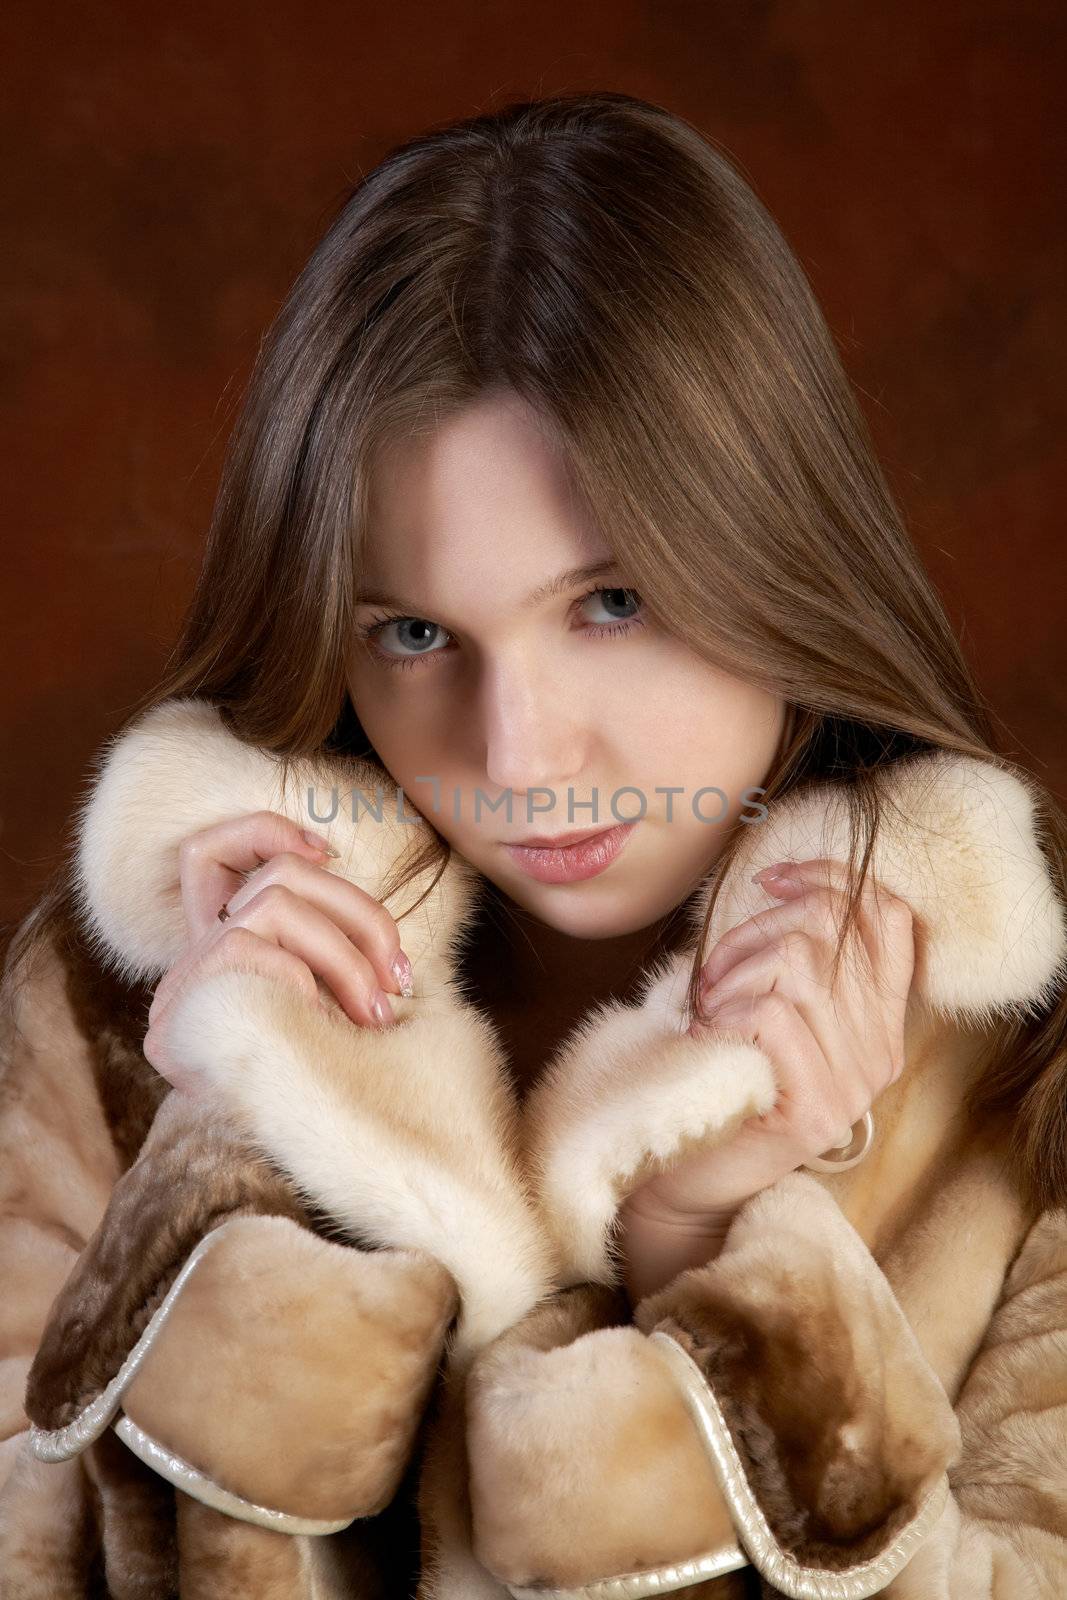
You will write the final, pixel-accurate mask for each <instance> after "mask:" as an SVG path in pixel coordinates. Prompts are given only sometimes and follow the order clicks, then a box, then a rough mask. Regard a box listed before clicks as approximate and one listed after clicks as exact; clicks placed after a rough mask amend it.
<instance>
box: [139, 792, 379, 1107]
mask: <svg viewBox="0 0 1067 1600" xmlns="http://www.w3.org/2000/svg"><path fill="white" fill-rule="evenodd" d="M317 837H319V836H318V835H315V834H311V833H305V831H304V830H303V829H302V828H300V826H299V825H298V824H297V823H295V822H292V821H291V820H290V819H289V818H288V817H284V816H281V815H280V814H278V813H277V812H273V811H254V812H251V813H247V814H245V815H243V816H240V817H235V818H233V819H231V820H228V821H226V822H220V823H216V824H214V825H213V826H212V827H209V828H201V829H200V830H199V831H198V832H196V833H193V834H190V835H189V836H188V838H186V839H185V840H183V841H182V844H181V847H180V849H179V872H180V879H181V896H182V907H183V909H184V912H185V920H186V926H187V928H188V932H189V943H188V946H187V947H186V949H185V950H184V951H183V953H182V955H181V956H180V957H179V958H178V960H177V961H176V962H175V963H174V965H173V966H172V967H170V969H169V970H168V971H167V972H166V974H165V975H164V977H163V979H162V980H161V982H160V983H159V985H158V986H157V988H156V991H155V994H154V996H153V999H152V1004H151V1006H150V1008H149V1012H148V1021H149V1028H148V1032H147V1034H146V1035H145V1039H144V1042H143V1046H142V1048H143V1051H144V1055H145V1057H146V1058H147V1060H148V1061H150V1062H151V1064H152V1065H153V1066H154V1067H155V1068H156V1071H157V1072H159V1073H160V1074H161V1075H162V1076H163V1077H164V1078H166V1079H167V1080H168V1082H170V1083H171V1084H173V1086H174V1087H175V1088H178V1089H186V1090H195V1088H196V1083H195V1082H194V1081H193V1075H192V1074H191V1073H190V1072H189V1071H188V1070H187V1068H185V1067H183V1064H182V1062H181V1061H179V1060H178V1059H176V1056H175V1054H174V1052H173V1051H172V1050H171V1048H170V1043H169V1040H168V1037H167V1021H168V1016H169V1014H170V1011H171V1007H172V1006H173V1004H174V1002H175V1001H176V999H177V998H178V996H179V994H182V993H184V992H185V990H186V988H187V987H188V986H189V985H190V984H192V983H195V982H198V981H199V980H200V979H202V978H205V977H207V976H208V975H209V974H211V973H215V972H218V971H222V970H224V969H236V970H240V971H244V972H247V971H254V972H261V973H263V974H264V975H265V976H268V977H274V978H276V979H278V981H279V982H289V983H292V984H294V985H295V986H296V987H297V988H298V989H299V990H300V991H301V992H302V993H304V994H305V995H306V996H307V997H308V999H310V1000H314V1001H320V995H319V990H318V984H317V981H316V980H317V979H321V980H322V981H323V982H324V983H325V984H326V986H327V987H328V988H329V990H330V991H331V992H332V993H333V995H334V996H335V997H336V999H337V1001H338V1004H339V1005H340V1006H341V1008H342V1009H343V1010H344V1012H345V1013H346V1014H347V1015H348V1016H349V1017H350V1018H351V1020H352V1021H353V1022H355V1023H358V1024H360V1025H362V1026H364V1027H371V1028H381V1027H388V1026H389V1024H390V1023H392V1022H394V1021H395V1020H396V1019H395V1016H394V1014H393V1010H392V1007H391V1005H390V1003H389V999H388V994H387V993H386V991H390V990H391V991H392V992H393V993H395V994H404V993H405V992H406V993H408V994H410V993H411V966H410V963H409V962H408V959H407V957H406V956H405V955H404V953H403V951H402V949H401V945H400V934H399V930H398V928H397V925H396V921H395V919H394V918H393V916H392V915H391V913H390V912H389V911H387V910H386V908H385V907H384V906H383V905H382V903H381V901H379V900H377V899H375V897H374V896H373V895H372V894H369V893H367V891H366V890H364V889H360V888H359V887H358V886H357V885H356V884H354V883H350V882H349V881H348V879H347V878H342V877H339V876H338V875H337V874H336V873H333V872H330V871H329V870H328V868H326V867H325V866H324V865H323V862H324V861H325V859H326V858H327V856H328V853H329V852H328V846H327V843H326V841H325V840H323V841H322V844H321V845H316V844H314V843H312V842H311V841H312V840H313V839H315V838H317ZM245 873H249V874H250V876H249V877H248V878H247V879H246V878H245V877H244V874H245ZM223 905H225V906H226V908H227V912H228V915H227V917H226V919H225V920H224V921H220V920H219V910H220V908H221V907H222V906H223Z"/></svg>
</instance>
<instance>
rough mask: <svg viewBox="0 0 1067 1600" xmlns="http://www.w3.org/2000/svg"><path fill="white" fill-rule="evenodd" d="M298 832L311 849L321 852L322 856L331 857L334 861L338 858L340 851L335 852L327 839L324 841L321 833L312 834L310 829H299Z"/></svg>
mask: <svg viewBox="0 0 1067 1600" xmlns="http://www.w3.org/2000/svg"><path fill="white" fill-rule="evenodd" d="M300 832H301V834H302V835H303V837H304V838H305V839H306V840H307V842H308V844H309V845H311V846H312V848H313V849H315V850H321V851H322V853H323V855H327V856H333V857H334V859H335V860H336V859H337V857H338V856H340V854H341V852H340V850H335V849H334V847H333V845H332V844H331V843H330V841H329V839H324V838H323V837H322V834H321V833H312V831H311V829H310V828H301V830H300Z"/></svg>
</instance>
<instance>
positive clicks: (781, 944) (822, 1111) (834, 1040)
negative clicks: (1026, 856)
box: [623, 859, 915, 1232]
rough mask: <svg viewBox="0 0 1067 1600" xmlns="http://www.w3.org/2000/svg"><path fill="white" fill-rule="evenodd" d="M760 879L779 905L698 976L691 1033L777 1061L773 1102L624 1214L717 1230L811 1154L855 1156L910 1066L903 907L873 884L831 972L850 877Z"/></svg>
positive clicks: (907, 934) (794, 872)
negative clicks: (872, 1112)
mask: <svg viewBox="0 0 1067 1600" xmlns="http://www.w3.org/2000/svg"><path fill="white" fill-rule="evenodd" d="M777 866H778V867H780V868H782V869H784V872H785V876H784V877H780V878H771V876H770V875H771V870H772V869H770V868H765V869H764V871H763V873H760V874H756V875H755V878H756V881H757V882H759V883H761V884H762V885H763V887H764V888H766V890H767V892H768V893H769V894H771V895H772V896H773V897H774V898H776V899H781V900H783V901H784V904H782V905H779V906H772V907H771V908H770V909H769V910H767V911H761V912H757V913H756V914H755V915H754V916H752V917H749V918H748V919H747V920H746V921H745V922H743V923H740V924H739V925H738V926H737V927H735V928H732V929H730V930H729V931H728V932H727V933H726V934H724V935H723V937H722V938H721V939H720V940H719V941H718V943H717V944H716V946H715V948H714V949H713V950H712V952H711V954H710V956H709V957H708V959H707V961H706V962H705V964H704V970H703V973H702V980H703V988H702V1004H701V1013H702V1016H700V1015H698V1017H696V1018H694V1020H693V1022H692V1024H691V1025H690V1029H689V1032H690V1033H691V1034H693V1035H694V1036H697V1037H700V1036H701V1035H706V1034H710V1033H717V1032H724V1033H740V1034H741V1035H743V1036H744V1037H747V1038H751V1039H754V1040H755V1042H756V1043H757V1044H759V1045H760V1046H761V1048H762V1049H763V1050H764V1052H765V1053H766V1055H767V1056H768V1057H769V1058H770V1059H771V1061H772V1063H773V1066H774V1070H775V1077H776V1079H777V1082H778V1090H779V1093H778V1099H777V1102H776V1104H775V1105H774V1106H773V1107H772V1109H771V1110H770V1111H768V1112H766V1113H765V1114H764V1115H762V1116H756V1117H749V1118H747V1119H746V1120H745V1121H744V1122H743V1123H742V1124H741V1125H740V1128H739V1129H738V1130H737V1131H736V1132H735V1133H734V1134H733V1136H732V1137H731V1138H729V1139H728V1140H727V1141H726V1142H725V1143H723V1144H722V1145H720V1146H718V1147H716V1148H715V1149H713V1150H709V1151H708V1152H707V1153H706V1154H704V1155H701V1156H695V1157H691V1158H689V1159H687V1160H685V1161H683V1162H681V1163H679V1165H678V1166H676V1167H675V1168H674V1169H673V1170H672V1171H670V1172H666V1173H662V1174H661V1175H660V1176H658V1177H656V1178H654V1179H652V1180H651V1181H650V1182H648V1183H646V1184H643V1185H642V1186H641V1188H639V1189H637V1190H635V1191H634V1192H633V1193H632V1194H631V1195H629V1196H628V1197H627V1200H626V1201H625V1202H624V1206H623V1210H624V1212H625V1213H627V1214H628V1215H631V1216H633V1215H636V1216H638V1217H640V1218H641V1219H643V1221H645V1222H647V1223H653V1224H655V1223H663V1224H665V1225H667V1226H670V1225H671V1224H679V1225H682V1226H686V1225H688V1226H692V1227H694V1228H697V1229H700V1228H706V1229H707V1230H708V1231H710V1232H714V1231H715V1230H716V1229H718V1230H719V1231H720V1232H721V1230H722V1224H723V1222H724V1220H725V1219H728V1218H729V1217H730V1216H731V1215H732V1214H733V1212H734V1211H736V1209H737V1208H738V1206H740V1205H741V1203H742V1202H743V1201H744V1200H746V1199H748V1198H749V1196H751V1195H753V1194H756V1193H757V1192H758V1191H759V1190H761V1189H764V1188H766V1187H767V1186H768V1185H769V1184H771V1183H774V1182H775V1181H776V1179H778V1178H780V1177H782V1176H783V1175H784V1174H785V1173H787V1172H791V1171H793V1169H794V1168H796V1167H798V1166H800V1165H802V1164H803V1163H804V1162H805V1161H807V1160H809V1159H810V1158H811V1157H812V1156H817V1155H821V1154H823V1153H824V1152H825V1151H827V1150H830V1149H837V1148H839V1147H841V1146H843V1145H847V1144H848V1143H849V1142H850V1140H851V1129H852V1127H853V1125H854V1124H855V1123H857V1122H859V1121H860V1120H861V1118H862V1117H863V1116H864V1114H865V1113H866V1112H867V1111H868V1110H869V1109H870V1107H871V1105H872V1104H873V1102H874V1101H875V1100H876V1099H877V1097H878V1096H879V1095H880V1094H881V1093H882V1091H883V1090H884V1089H885V1088H887V1087H888V1085H889V1084H892V1083H895V1082H896V1081H897V1079H898V1078H899V1077H900V1074H901V1072H902V1071H903V1068H904V1018H905V1009H906V1006H907V1000H908V993H909V990H910V987H911V979H912V974H913V971H914V965H915V946H914V937H913V918H912V913H911V909H910V907H909V906H908V905H907V904H906V902H905V901H903V900H901V899H900V898H899V897H897V896H895V895H891V894H889V893H888V891H886V890H885V889H884V888H882V887H881V886H880V885H879V884H877V882H876V881H875V880H873V879H872V878H870V877H868V879H867V882H866V883H865V884H864V887H863V891H862V895H861V899H860V904H859V907H858V913H859V921H858V926H857V927H856V928H853V929H852V930H851V931H850V933H849V935H848V938H847V939H846V941H845V946H844V950H843V953H842V961H841V966H840V969H839V972H838V975H837V981H836V983H835V984H834V986H833V987H832V988H831V982H830V968H831V963H832V959H833V953H834V949H835V944H836V935H837V929H838V927H839V926H840V922H841V920H842V919H843V915H844V907H845V899H846V889H847V886H848V881H849V880H848V875H847V869H846V867H845V864H844V863H843V862H839V861H833V860H828V859H819V860H810V861H804V862H789V863H777Z"/></svg>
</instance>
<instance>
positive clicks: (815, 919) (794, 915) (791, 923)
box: [700, 887, 844, 988]
mask: <svg viewBox="0 0 1067 1600" xmlns="http://www.w3.org/2000/svg"><path fill="white" fill-rule="evenodd" d="M843 915H844V905H843V902H842V901H840V897H839V896H838V895H837V891H836V890H823V891H815V890H813V889H811V888H810V887H809V888H806V889H804V890H802V891H801V892H799V893H798V894H797V895H796V896H795V897H791V898H790V899H788V900H786V902H785V903H784V904H779V905H773V906H770V907H769V908H768V909H767V910H766V911H757V912H755V913H753V915H752V916H750V917H746V918H745V920H744V921H743V922H739V923H737V925H736V926H735V927H733V928H729V929H727V931H726V932H725V933H724V934H723V935H722V936H721V937H720V938H719V939H718V940H717V942H716V944H715V945H714V947H713V949H712V951H711V953H710V955H709V956H708V957H707V959H706V960H705V962H704V965H703V968H702V969H701V980H700V981H701V986H702V987H703V988H709V987H711V985H713V984H716V983H718V982H719V981H720V980H721V979H722V978H724V977H725V976H726V974H727V972H729V971H730V969H731V967H734V966H736V965H737V963H738V962H739V961H743V960H745V959H746V958H747V957H748V956H749V955H751V954H752V952H753V951H755V950H759V949H761V948H762V947H763V946H765V945H766V944H768V943H774V942H775V941H776V940H779V939H781V937H782V936H783V935H784V934H785V933H786V932H787V931H788V930H789V929H790V928H794V927H801V926H806V927H809V928H811V930H812V931H817V932H819V933H821V934H823V935H825V936H826V937H827V938H833V939H836V936H837V932H838V929H839V927H840V923H841V918H842V917H843Z"/></svg>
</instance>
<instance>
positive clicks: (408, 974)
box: [392, 950, 415, 1000]
mask: <svg viewBox="0 0 1067 1600" xmlns="http://www.w3.org/2000/svg"><path fill="white" fill-rule="evenodd" d="M392 970H393V977H394V978H395V979H396V981H397V983H398V984H399V985H400V993H401V994H402V995H403V996H404V999H405V1000H410V999H411V997H412V996H413V994H414V993H415V983H414V978H413V974H412V971H411V962H410V961H409V960H408V958H407V956H406V955H405V954H404V952H403V950H400V951H398V952H397V954H396V955H395V956H394V957H393V969H392Z"/></svg>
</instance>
